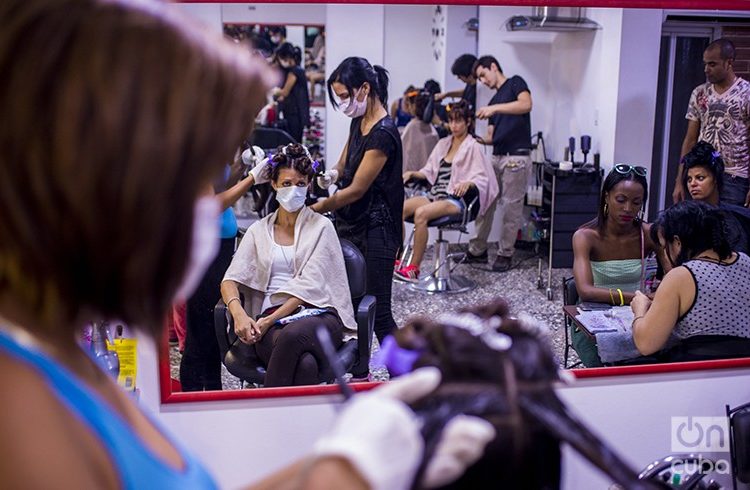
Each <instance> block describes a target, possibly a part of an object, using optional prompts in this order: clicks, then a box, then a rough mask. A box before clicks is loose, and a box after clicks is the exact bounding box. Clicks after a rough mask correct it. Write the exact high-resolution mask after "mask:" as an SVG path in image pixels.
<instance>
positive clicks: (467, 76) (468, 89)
mask: <svg viewBox="0 0 750 490" xmlns="http://www.w3.org/2000/svg"><path fill="white" fill-rule="evenodd" d="M476 61H477V57H476V56H474V55H473V54H462V55H461V56H459V57H458V58H456V60H455V61H454V62H453V65H452V66H451V73H453V74H454V75H455V76H456V77H457V78H458V79H459V80H461V81H462V82H464V83H465V84H466V86H465V87H464V88H463V90H453V91H451V92H441V93H439V94H435V100H436V101H441V100H443V99H445V98H446V97H461V100H465V101H466V102H467V103H468V104H469V107H471V109H472V110H474V109H475V108H476V107H477V78H476V76H475V75H474V63H476Z"/></svg>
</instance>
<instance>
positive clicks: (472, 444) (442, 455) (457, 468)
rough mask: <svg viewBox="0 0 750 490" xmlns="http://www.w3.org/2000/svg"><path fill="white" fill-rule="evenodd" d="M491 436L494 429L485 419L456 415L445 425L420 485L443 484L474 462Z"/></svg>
mask: <svg viewBox="0 0 750 490" xmlns="http://www.w3.org/2000/svg"><path fill="white" fill-rule="evenodd" d="M494 438H495V428H494V427H493V426H492V424H490V423H489V422H487V421H486V420H484V419H482V418H479V417H472V416H469V415H457V416H455V417H453V418H452V419H451V420H450V422H448V423H447V424H446V425H445V428H444V429H443V433H442V435H441V436H440V442H438V445H437V448H436V449H435V454H434V455H433V456H432V459H431V460H430V462H429V463H427V469H426V470H425V472H424V476H423V477H422V486H423V487H424V488H435V487H441V486H443V485H447V484H448V483H450V482H452V481H454V480H456V479H457V478H459V477H460V476H461V475H463V473H464V471H466V468H468V467H469V466H471V465H472V464H474V463H475V462H477V460H479V458H480V457H482V454H484V448H485V446H487V444H488V443H489V442H490V441H491V440H492V439H494Z"/></svg>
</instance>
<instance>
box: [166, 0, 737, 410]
mask: <svg viewBox="0 0 750 490" xmlns="http://www.w3.org/2000/svg"><path fill="white" fill-rule="evenodd" d="M179 3H279V1H261V2H245V1H237V0H232V1H223V2H219V1H213V0H203V1H201V0H181V1H180V2H179ZM308 3H358V4H363V3H368V4H389V3H392V4H415V5H434V4H435V3H436V2H434V1H429V0H402V1H393V0H356V1H347V0H338V1H337V0H332V1H318V0H312V1H309V2H308ZM442 3H447V4H451V5H483V6H492V5H496V6H528V7H535V6H538V5H539V4H540V2H539V0H502V1H499V2H492V1H486V0H485V1H481V0H480V1H473V0H449V1H448V2H442ZM542 3H544V4H545V5H547V6H555V7H602V8H650V9H655V8H659V9H703V10H750V2H746V1H742V0H659V1H654V0H575V1H570V0H545V1H544V2H542ZM158 351H159V385H160V393H161V402H162V403H183V402H206V401H214V400H217V401H218V400H246V399H260V398H286V397H298V396H319V395H333V394H336V393H339V388H338V386H336V385H323V386H290V387H285V388H262V389H247V390H228V391H209V392H205V391H204V392H179V391H173V390H172V389H173V387H174V388H177V387H178V386H179V383H177V382H176V381H174V380H173V379H172V378H171V375H170V366H169V343H168V342H167V338H166V334H165V337H164V339H163V340H162V342H160V345H159V349H158ZM737 368H750V357H747V358H738V359H724V360H719V361H694V362H675V363H669V364H645V365H642V366H622V367H607V368H587V369H573V370H571V372H572V373H573V374H574V375H575V377H576V378H578V379H590V378H603V377H609V376H639V375H649V374H663V373H676V372H686V371H707V370H722V369H737ZM378 384H379V383H371V382H370V383H352V384H351V387H352V388H353V389H354V390H355V391H365V390H369V389H371V388H373V387H375V386H377V385H378Z"/></svg>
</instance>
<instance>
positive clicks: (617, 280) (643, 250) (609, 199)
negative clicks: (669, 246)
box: [571, 164, 656, 367]
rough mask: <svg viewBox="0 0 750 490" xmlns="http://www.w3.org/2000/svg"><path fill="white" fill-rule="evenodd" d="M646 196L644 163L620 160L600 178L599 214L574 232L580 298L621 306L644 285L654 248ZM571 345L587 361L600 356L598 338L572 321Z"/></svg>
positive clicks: (598, 363) (596, 361) (591, 364)
mask: <svg viewBox="0 0 750 490" xmlns="http://www.w3.org/2000/svg"><path fill="white" fill-rule="evenodd" d="M647 198H648V183H647V181H646V169H645V168H643V167H638V166H633V165H624V164H619V165H615V167H614V168H613V169H612V171H611V172H610V173H609V175H607V177H606V178H605V179H604V183H603V184H602V191H601V195H600V199H599V210H598V213H597V217H596V218H594V219H593V220H591V221H589V222H588V223H586V224H584V225H582V226H581V227H580V228H579V229H578V230H577V231H576V232H575V234H574V235H573V256H574V259H573V276H574V277H575V283H576V288H577V290H578V295H579V297H580V299H581V301H592V302H598V303H607V304H610V305H616V306H623V305H626V304H629V303H630V301H631V300H632V299H633V297H634V296H635V292H636V291H638V290H645V289H646V271H647V269H650V268H651V266H648V265H647V260H646V258H647V257H648V256H649V255H650V254H651V253H652V252H654V250H655V248H656V247H655V245H654V242H653V240H652V239H651V236H650V233H649V230H650V225H649V224H648V223H643V220H642V216H643V209H644V207H645V205H646V200H647ZM572 329H573V331H572V332H571V339H572V344H573V348H574V349H575V350H576V352H577V353H578V357H579V358H580V359H581V361H582V363H583V365H584V366H586V367H599V366H602V362H601V360H600V359H599V355H598V353H597V348H596V344H595V343H594V341H593V340H592V339H591V338H590V337H588V336H587V335H586V334H585V333H584V332H582V331H581V330H579V329H577V328H576V327H575V326H573V327H572Z"/></svg>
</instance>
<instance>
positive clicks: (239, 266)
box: [224, 207, 357, 341]
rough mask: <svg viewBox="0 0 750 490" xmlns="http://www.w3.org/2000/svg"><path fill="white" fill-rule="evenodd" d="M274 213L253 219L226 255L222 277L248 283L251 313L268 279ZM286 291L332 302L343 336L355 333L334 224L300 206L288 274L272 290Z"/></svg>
mask: <svg viewBox="0 0 750 490" xmlns="http://www.w3.org/2000/svg"><path fill="white" fill-rule="evenodd" d="M276 215H277V212H276V213H273V214H271V215H269V216H266V217H265V218H263V219H262V220H260V221H257V222H255V223H253V225H252V226H250V228H248V230H247V233H246V234H245V236H244V237H243V238H242V242H240V246H239V248H238V249H237V251H236V252H235V254H234V257H233V258H232V263H231V264H230V265H229V268H228V269H227V272H226V274H224V281H228V280H231V281H235V282H236V283H238V284H240V285H242V286H245V287H246V288H249V291H245V292H246V293H247V294H250V298H249V301H248V298H247V294H246V301H245V309H246V310H247V311H248V313H249V314H250V315H251V316H253V317H255V316H257V315H258V314H260V313H261V312H260V311H259V310H260V305H261V304H262V302H263V296H264V294H265V292H266V289H267V288H268V283H269V281H270V279H271V277H270V271H271V257H272V253H271V248H272V246H273V242H272V240H273V239H272V236H273V235H272V233H271V232H272V227H273V224H274V223H275V221H276ZM278 294H281V295H291V296H294V297H296V298H299V299H300V300H302V301H304V302H305V303H308V304H310V305H313V306H315V307H316V308H334V309H335V310H336V312H337V313H338V315H339V317H340V318H341V321H342V323H343V324H344V327H345V328H346V330H345V331H344V341H346V340H349V339H352V338H356V337H357V323H356V321H355V320H354V314H353V313H354V308H353V307H352V300H351V292H350V290H349V280H348V279H347V276H346V266H345V265H344V254H343V252H342V251H341V242H340V241H339V238H338V236H337V235H336V230H335V229H334V227H333V223H331V222H330V221H329V220H328V219H327V218H325V217H323V216H321V215H319V214H318V213H316V212H314V211H312V210H310V209H309V208H308V207H304V208H302V210H300V213H299V215H298V216H297V222H296V223H295V225H294V275H293V277H292V279H291V280H290V281H289V282H288V283H287V284H286V285H285V286H284V287H282V288H280V289H279V290H278V291H277V292H276V293H274V295H273V296H272V298H274V299H275V298H276V295H278Z"/></svg>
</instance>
